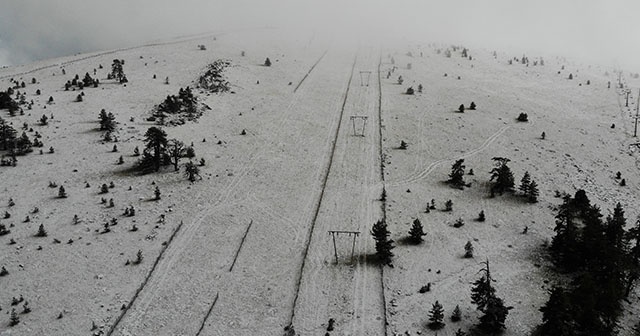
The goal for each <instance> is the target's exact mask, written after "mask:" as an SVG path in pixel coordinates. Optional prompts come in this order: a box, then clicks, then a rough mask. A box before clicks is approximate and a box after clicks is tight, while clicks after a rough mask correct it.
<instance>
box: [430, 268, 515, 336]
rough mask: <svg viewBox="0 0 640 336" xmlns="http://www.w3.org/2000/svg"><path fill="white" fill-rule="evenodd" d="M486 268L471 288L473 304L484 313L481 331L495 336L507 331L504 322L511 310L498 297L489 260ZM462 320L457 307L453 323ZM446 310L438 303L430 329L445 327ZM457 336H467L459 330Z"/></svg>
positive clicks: (481, 320) (452, 317) (433, 311)
mask: <svg viewBox="0 0 640 336" xmlns="http://www.w3.org/2000/svg"><path fill="white" fill-rule="evenodd" d="M483 264H484V267H483V268H482V269H481V270H480V272H479V273H481V275H480V278H479V279H478V280H476V281H475V282H474V283H473V287H471V303H473V304H475V305H476V309H477V310H479V311H481V312H482V314H483V315H482V316H480V323H479V324H478V327H479V329H480V330H482V331H484V332H486V333H488V334H491V335H495V334H498V333H500V332H501V331H502V330H503V329H505V325H504V322H505V320H506V319H507V315H508V314H509V310H510V309H512V308H513V307H507V306H505V304H504V301H503V300H502V299H501V298H500V297H498V296H497V294H496V289H495V288H494V286H493V282H495V279H493V277H492V276H491V271H490V269H489V260H487V261H485V262H483ZM460 319H461V312H460V307H459V306H456V307H455V308H454V310H453V312H452V314H451V321H453V322H457V321H460ZM443 321H444V308H443V307H442V304H440V302H438V301H436V302H435V303H434V304H433V306H432V307H431V310H430V311H429V324H428V325H429V328H431V329H434V330H438V329H441V328H442V327H444V325H445V323H444V322H443ZM456 335H466V333H465V332H463V331H462V330H460V329H458V331H457V332H456Z"/></svg>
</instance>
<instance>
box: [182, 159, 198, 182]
mask: <svg viewBox="0 0 640 336" xmlns="http://www.w3.org/2000/svg"><path fill="white" fill-rule="evenodd" d="M199 173H200V168H198V166H196V165H195V164H194V163H193V162H192V161H189V162H187V164H185V165H184V175H185V176H186V177H187V179H188V180H189V181H190V182H194V181H195V180H196V177H200V174H199Z"/></svg>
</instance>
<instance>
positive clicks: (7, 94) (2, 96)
mask: <svg viewBox="0 0 640 336" xmlns="http://www.w3.org/2000/svg"><path fill="white" fill-rule="evenodd" d="M12 94H13V90H12V89H8V90H7V91H0V110H5V109H6V110H9V113H10V114H12V115H13V114H14V113H15V112H16V111H18V109H19V108H20V106H19V105H18V102H16V101H15V100H13V98H11V95H12Z"/></svg>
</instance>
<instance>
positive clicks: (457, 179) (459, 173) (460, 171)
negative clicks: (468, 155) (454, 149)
mask: <svg viewBox="0 0 640 336" xmlns="http://www.w3.org/2000/svg"><path fill="white" fill-rule="evenodd" d="M465 168H466V167H465V165H464V159H459V160H457V161H456V162H455V163H454V164H453V165H452V166H451V173H449V183H450V184H451V185H453V186H455V187H458V188H460V189H462V188H463V187H464V186H465V182H464V170H465Z"/></svg>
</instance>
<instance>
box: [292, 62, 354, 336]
mask: <svg viewBox="0 0 640 336" xmlns="http://www.w3.org/2000/svg"><path fill="white" fill-rule="evenodd" d="M357 60H358V54H357V52H356V56H355V57H354V60H353V65H352V66H351V74H350V75H349V80H348V82H347V88H346V91H345V93H344V99H343V101H342V107H341V108H340V113H339V118H338V125H337V126H336V128H335V132H334V136H333V139H332V144H331V149H330V150H329V159H328V160H329V162H328V163H327V165H326V168H325V174H324V176H323V179H322V187H321V191H320V197H318V201H317V203H316V206H315V209H314V211H313V213H314V214H313V218H312V220H311V225H310V227H309V230H308V233H307V238H306V242H305V248H304V252H303V254H302V264H301V266H300V270H299V271H298V275H297V277H296V283H295V290H294V291H295V295H294V298H293V304H292V307H291V314H290V316H289V321H288V323H287V325H289V326H291V325H292V324H293V319H294V318H295V310H296V305H297V303H298V297H299V294H300V283H301V282H302V275H303V273H304V269H305V265H306V261H307V254H308V253H309V245H310V244H311V239H312V238H313V232H314V228H315V224H316V221H317V219H318V214H319V212H320V205H321V204H322V199H323V197H324V193H325V190H326V186H327V179H328V178H329V172H330V171H331V166H332V165H333V157H334V155H335V151H336V145H337V142H338V135H339V134H340V128H341V125H342V118H343V116H344V110H345V106H346V104H347V98H348V96H349V89H350V87H351V81H352V79H353V72H354V69H355V66H356V62H357Z"/></svg>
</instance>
